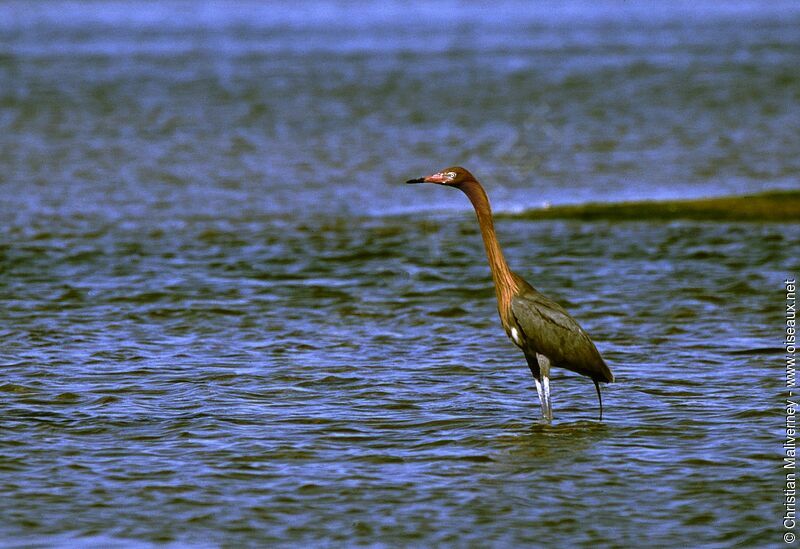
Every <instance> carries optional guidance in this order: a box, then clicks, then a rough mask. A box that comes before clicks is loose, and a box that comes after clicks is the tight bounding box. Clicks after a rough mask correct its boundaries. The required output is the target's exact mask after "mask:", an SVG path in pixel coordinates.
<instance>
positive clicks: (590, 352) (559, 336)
mask: <svg viewBox="0 0 800 549" xmlns="http://www.w3.org/2000/svg"><path fill="white" fill-rule="evenodd" d="M511 312H512V313H513V314H514V319H515V320H516V321H517V324H518V325H519V327H520V328H522V331H523V334H524V337H525V340H526V342H527V344H528V346H529V347H531V350H533V351H535V352H537V353H540V354H543V355H545V356H546V357H547V358H549V359H550V362H551V363H552V364H553V365H554V366H559V367H561V368H566V369H568V370H572V371H573V372H577V373H579V374H582V375H585V376H588V377H590V378H592V379H597V380H599V381H613V380H614V376H613V375H612V374H611V370H609V369H608V366H606V363H605V361H604V360H603V358H602V357H601V356H600V353H599V352H598V351H597V347H595V346H594V343H592V340H591V339H590V338H589V336H588V335H587V334H586V332H584V331H583V328H581V327H580V325H579V324H578V323H577V321H576V320H575V319H574V318H572V317H571V316H570V314H569V313H568V312H567V311H565V310H564V307H562V306H561V305H559V304H558V303H556V302H555V301H553V300H552V299H550V298H548V297H545V296H544V295H542V294H540V293H539V292H537V291H536V290H533V289H530V290H528V291H525V292H524V293H522V294H519V295H517V296H515V297H514V298H512V300H511Z"/></svg>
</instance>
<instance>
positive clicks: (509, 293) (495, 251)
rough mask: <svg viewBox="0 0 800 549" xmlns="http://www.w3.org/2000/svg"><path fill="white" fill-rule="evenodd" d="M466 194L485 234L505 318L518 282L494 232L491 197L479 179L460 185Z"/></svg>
mask: <svg viewBox="0 0 800 549" xmlns="http://www.w3.org/2000/svg"><path fill="white" fill-rule="evenodd" d="M458 188H459V189H461V190H462V191H463V192H464V194H466V195H467V197H468V198H469V200H470V202H472V206H473V207H474V208H475V214H476V215H477V216H478V225H479V226H480V229H481V236H483V246H484V248H486V257H487V259H488V260H489V268H490V269H491V270H492V279H493V280H494V288H495V293H496V294H497V305H498V309H499V310H500V316H501V317H502V318H503V319H504V321H505V317H504V312H505V310H507V309H508V307H509V305H510V304H511V298H512V297H513V296H514V294H515V293H516V292H517V291H518V288H517V283H516V282H515V281H514V276H513V275H512V274H511V269H509V268H508V263H506V259H505V257H503V250H501V249H500V243H499V242H498V241H497V234H495V232H494V221H493V220H492V209H491V207H490V206H489V197H487V196H486V191H484V190H483V187H481V184H480V183H478V182H477V181H466V182H464V183H462V184H461V185H459V187H458Z"/></svg>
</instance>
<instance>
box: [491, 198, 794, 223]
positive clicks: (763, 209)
mask: <svg viewBox="0 0 800 549" xmlns="http://www.w3.org/2000/svg"><path fill="white" fill-rule="evenodd" d="M497 217H503V218H510V219H530V220H540V219H583V220H601V219H603V220H622V221H625V220H648V221H649V220H671V219H695V220H703V221H781V222H792V223H798V222H800V191H770V192H765V193H761V194H754V195H747V196H724V197H717V198H701V199H696V200H667V201H659V202H656V201H642V202H621V203H618V204H601V203H589V204H580V205H575V206H572V205H570V206H551V207H548V208H537V209H533V210H527V211H524V212H521V213H515V214H511V213H499V214H498V215H497Z"/></svg>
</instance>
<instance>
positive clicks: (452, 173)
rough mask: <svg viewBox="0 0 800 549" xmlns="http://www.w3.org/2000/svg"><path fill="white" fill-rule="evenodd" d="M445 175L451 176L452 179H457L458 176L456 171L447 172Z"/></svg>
mask: <svg viewBox="0 0 800 549" xmlns="http://www.w3.org/2000/svg"><path fill="white" fill-rule="evenodd" d="M445 175H446V176H447V177H449V178H450V179H455V178H456V172H445Z"/></svg>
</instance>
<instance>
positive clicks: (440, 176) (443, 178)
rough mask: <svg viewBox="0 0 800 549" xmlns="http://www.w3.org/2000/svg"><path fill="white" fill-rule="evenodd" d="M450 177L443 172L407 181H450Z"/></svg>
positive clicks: (410, 182)
mask: <svg viewBox="0 0 800 549" xmlns="http://www.w3.org/2000/svg"><path fill="white" fill-rule="evenodd" d="M449 182H450V178H449V177H448V176H447V175H445V174H443V173H435V174H433V175H429V176H427V177H418V178H417V179H409V180H408V181H406V183H409V184H413V183H449Z"/></svg>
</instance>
